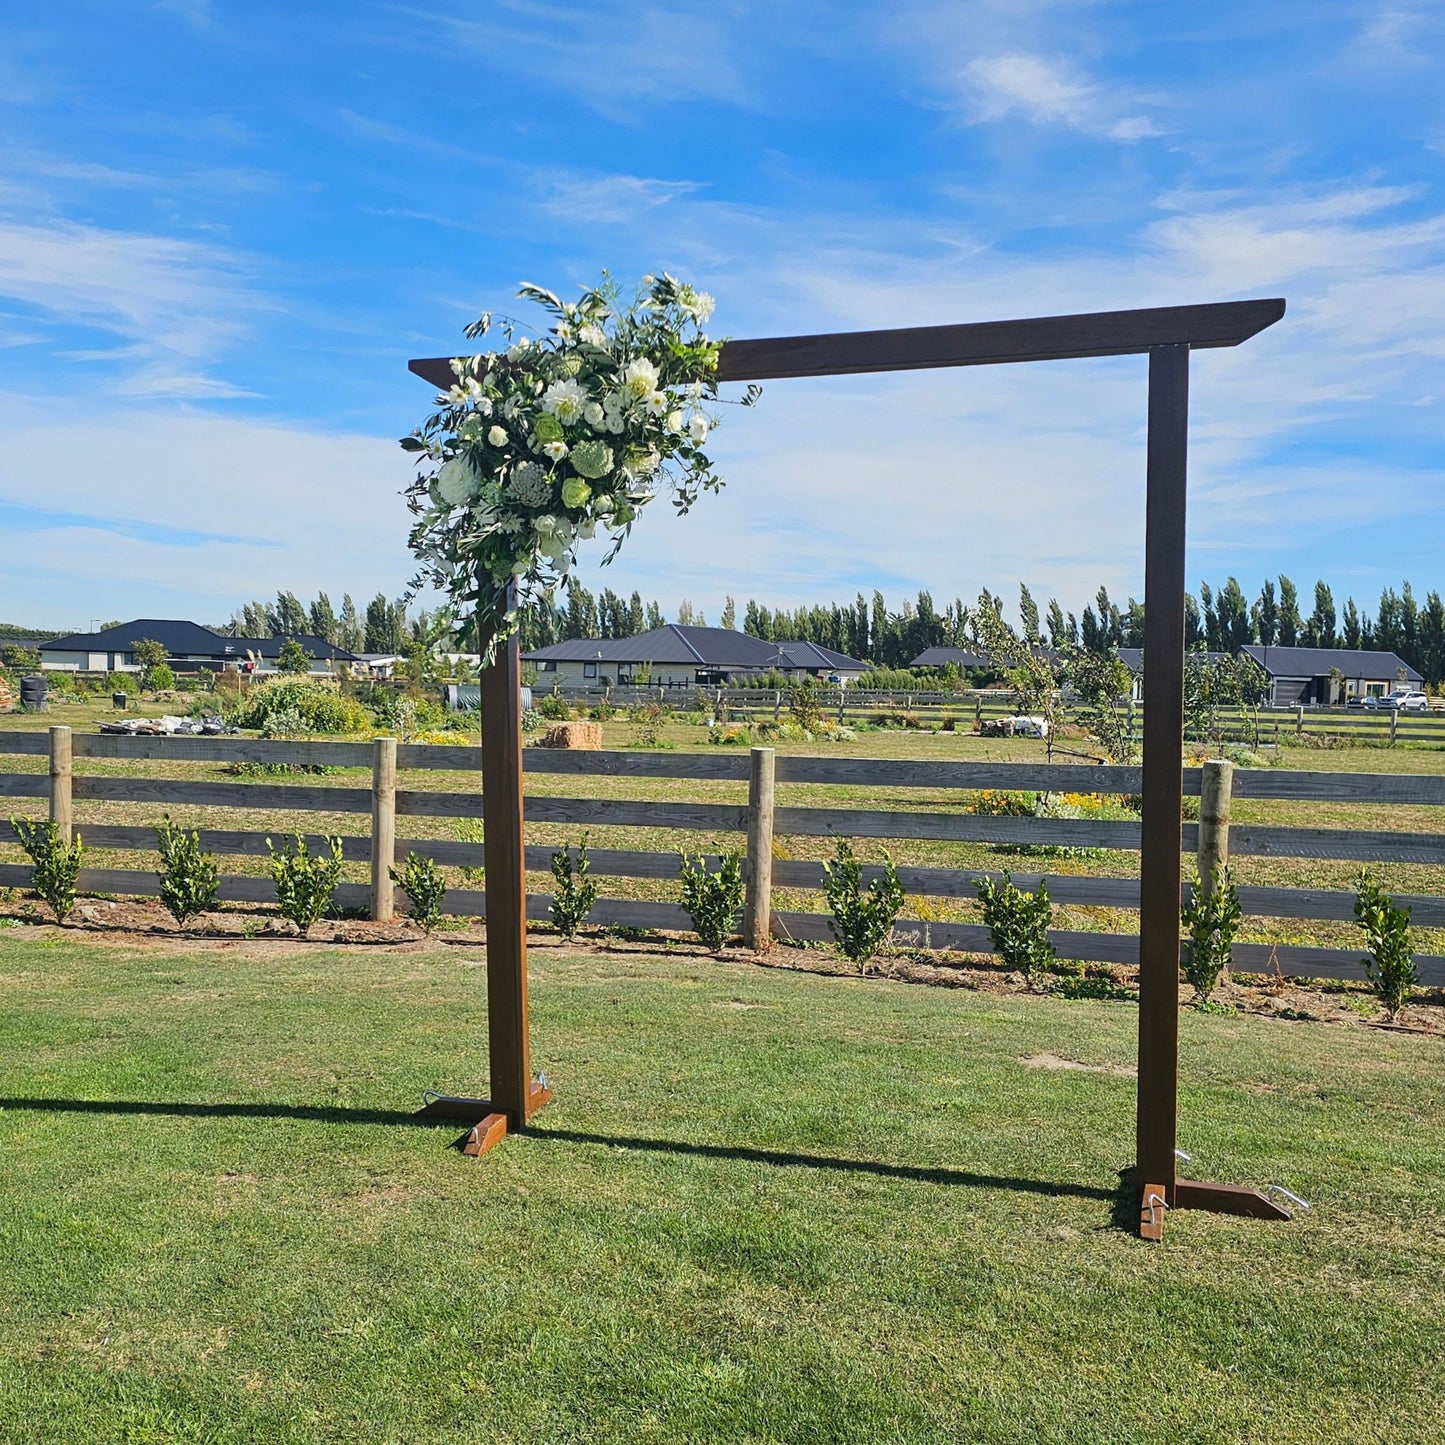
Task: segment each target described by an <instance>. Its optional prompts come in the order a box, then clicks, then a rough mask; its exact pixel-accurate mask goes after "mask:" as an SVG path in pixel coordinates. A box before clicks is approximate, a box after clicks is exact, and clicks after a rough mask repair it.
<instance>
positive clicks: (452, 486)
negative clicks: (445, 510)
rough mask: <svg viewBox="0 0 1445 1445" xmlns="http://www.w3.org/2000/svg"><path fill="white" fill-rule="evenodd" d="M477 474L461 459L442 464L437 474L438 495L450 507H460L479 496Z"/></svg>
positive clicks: (454, 458)
mask: <svg viewBox="0 0 1445 1445" xmlns="http://www.w3.org/2000/svg"><path fill="white" fill-rule="evenodd" d="M477 490H478V487H477V474H476V473H475V472H474V471H473V470H472V469H471V467H469V466H468V465H467V463H466V462H464V461H463V460H462V459H461V457H453V458H452V459H451V460H450V461H448V462H443V463H442V468H441V470H440V471H439V472H438V473H437V495H438V496H439V497H440V498H441V499H442V501H444V502H445V503H446V504H447V505H448V506H449V507H459V506H461V504H462V503H463V502H466V501H469V500H470V499H471V498H472V497H474V496H476V494H477Z"/></svg>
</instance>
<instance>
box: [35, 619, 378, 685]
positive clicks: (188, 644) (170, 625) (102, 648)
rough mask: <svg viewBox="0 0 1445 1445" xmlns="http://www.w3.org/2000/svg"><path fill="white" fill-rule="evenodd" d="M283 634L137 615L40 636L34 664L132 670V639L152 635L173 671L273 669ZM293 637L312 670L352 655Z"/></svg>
mask: <svg viewBox="0 0 1445 1445" xmlns="http://www.w3.org/2000/svg"><path fill="white" fill-rule="evenodd" d="M288 640H290V639H287V638H285V637H222V636H221V635H220V633H218V632H212V631H211V629H210V628H209V627H202V626H201V625H200V624H199V623H198V622H184V621H179V620H176V619H168V618H158V617H139V618H137V619H136V620H135V621H134V622H122V623H120V624H118V625H117V626H115V627H107V628H106V629H105V630H104V631H103V632H74V633H71V635H70V636H69V637H57V638H55V639H54V640H53V641H50V642H42V643H41V644H40V666H41V668H42V669H44V670H46V671H50V672H138V671H139V670H140V664H139V663H138V662H137V661H136V660H135V649H136V644H137V643H139V642H142V641H152V642H159V643H160V644H161V646H162V647H164V648H165V650H166V661H167V662H168V663H169V664H170V665H171V667H173V668H175V669H176V670H177V671H179V672H198V671H201V670H208V671H212V672H219V671H221V670H222V669H224V668H226V667H235V668H238V669H240V670H242V671H252V670H254V671H256V672H273V671H275V670H276V667H277V663H278V661H279V659H280V656H281V649H282V647H283V646H284V645H285V644H286V642H287V641H288ZM295 641H297V642H299V643H300V644H301V646H302V648H303V650H304V651H306V652H307V653H309V654H310V656H311V659H312V661H311V671H312V672H313V673H325V672H328V671H330V667H331V665H332V664H334V663H339V662H347V663H350V662H355V661H356V657H355V655H354V654H352V653H350V652H347V651H345V650H344V649H343V648H340V647H336V646H334V645H333V644H332V643H329V642H327V641H326V640H325V639H324V638H321V637H307V636H298V637H297V638H295Z"/></svg>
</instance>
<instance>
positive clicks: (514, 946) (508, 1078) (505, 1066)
mask: <svg viewBox="0 0 1445 1445" xmlns="http://www.w3.org/2000/svg"><path fill="white" fill-rule="evenodd" d="M481 722H482V811H483V820H484V821H483V832H482V848H483V857H484V860H485V863H486V869H487V884H486V887H487V1038H488V1044H489V1046H490V1052H491V1087H490V1091H489V1093H490V1098H491V1102H492V1107H493V1109H495V1110H496V1111H497V1112H498V1113H500V1114H505V1115H506V1116H507V1127H508V1128H510V1129H520V1128H521V1127H522V1125H524V1124H525V1123H526V1122H527V1116H528V1114H529V1112H531V1110H530V1108H529V1105H530V1104H531V1103H532V1098H531V1084H532V1070H531V1053H530V1047H529V1043H528V1037H527V871H526V861H525V858H526V855H525V853H524V852H523V847H522V646H521V639H520V637H518V636H517V635H516V634H515V633H514V634H513V636H512V637H511V639H510V640H509V641H508V642H506V643H505V644H503V645H501V646H499V647H498V649H497V654H496V657H495V659H494V660H493V662H492V663H491V665H490V666H489V667H486V668H483V669H482V677H481Z"/></svg>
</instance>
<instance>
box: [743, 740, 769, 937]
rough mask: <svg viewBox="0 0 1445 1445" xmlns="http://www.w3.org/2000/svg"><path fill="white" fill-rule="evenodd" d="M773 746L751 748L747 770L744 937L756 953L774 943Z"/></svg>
mask: <svg viewBox="0 0 1445 1445" xmlns="http://www.w3.org/2000/svg"><path fill="white" fill-rule="evenodd" d="M774 758H775V753H774V751H773V749H772V748H754V749H753V750H752V757H751V760H750V761H751V765H750V768H749V771H748V859H747V862H748V876H747V896H746V901H745V903H744V905H743V937H744V938H745V939H746V940H747V945H748V947H749V948H751V949H752V950H753V951H754V952H755V953H766V952H767V950H768V949H769V948H771V947H772V946H773V771H774Z"/></svg>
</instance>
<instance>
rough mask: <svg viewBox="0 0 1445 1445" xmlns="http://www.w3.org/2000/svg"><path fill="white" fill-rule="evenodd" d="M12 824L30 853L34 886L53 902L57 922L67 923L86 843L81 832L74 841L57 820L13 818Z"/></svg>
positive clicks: (43, 896) (52, 906)
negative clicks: (66, 837)
mask: <svg viewBox="0 0 1445 1445" xmlns="http://www.w3.org/2000/svg"><path fill="white" fill-rule="evenodd" d="M10 826H11V827H12V828H14V830H15V836H16V837H17V838H18V839H19V840H20V846H21V847H22V848H24V849H25V851H26V852H27V853H28V854H29V855H30V862H31V864H32V865H33V866H32V867H31V870H30V886H31V888H32V889H33V890H34V891H35V892H36V893H38V894H39V895H40V897H41V898H42V899H44V901H45V902H46V903H47V904H49V905H50V911H51V912H52V913H54V914H55V921H56V922H57V923H64V922H65V920H66V918H67V917H68V916H69V914H70V910H71V909H72V908H74V907H75V884H76V880H77V879H78V878H79V876H80V864H81V859H82V858H83V857H84V855H85V847H84V845H83V844H82V843H81V841H80V834H79V833H74V834H73V835H72V840H71V842H70V843H68V844H67V843H66V841H65V839H64V838H62V837H61V835H60V828H59V826H58V825H57V824H55V823H52V822H50V821H49V820H48V819H47V820H45V821H39V822H37V821H33V820H31V819H29V818H11V820H10Z"/></svg>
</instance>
